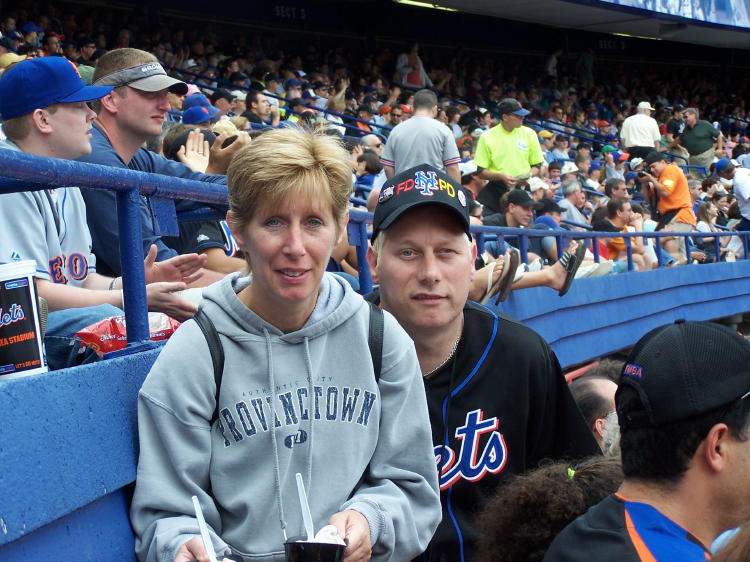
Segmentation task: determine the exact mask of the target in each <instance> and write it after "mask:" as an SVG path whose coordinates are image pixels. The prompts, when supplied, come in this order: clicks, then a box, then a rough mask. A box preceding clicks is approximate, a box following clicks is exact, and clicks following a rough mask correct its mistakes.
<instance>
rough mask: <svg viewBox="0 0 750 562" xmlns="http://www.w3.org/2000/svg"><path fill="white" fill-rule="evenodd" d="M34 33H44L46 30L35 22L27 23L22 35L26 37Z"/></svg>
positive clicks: (24, 25) (23, 27) (22, 29)
mask: <svg viewBox="0 0 750 562" xmlns="http://www.w3.org/2000/svg"><path fill="white" fill-rule="evenodd" d="M32 31H36V32H37V33H41V32H42V31H44V28H42V27H39V26H38V25H37V24H36V23H34V22H33V21H27V22H26V23H25V24H23V25H22V26H21V33H23V34H24V35H26V34H27V33H31V32H32Z"/></svg>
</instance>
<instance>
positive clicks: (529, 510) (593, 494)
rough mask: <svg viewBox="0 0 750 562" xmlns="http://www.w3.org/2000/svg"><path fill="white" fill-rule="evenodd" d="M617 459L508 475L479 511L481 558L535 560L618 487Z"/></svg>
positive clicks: (561, 464)
mask: <svg viewBox="0 0 750 562" xmlns="http://www.w3.org/2000/svg"><path fill="white" fill-rule="evenodd" d="M622 480H623V474H622V463H621V461H620V458H619V457H599V456H596V457H589V458H588V459H584V460H582V461H579V462H577V463H574V464H572V465H571V464H570V463H567V462H556V463H554V464H547V465H545V466H542V467H540V468H537V469H535V470H531V471H529V472H527V473H525V474H521V475H519V476H515V477H513V478H508V479H507V480H506V481H505V482H504V483H503V484H502V485H501V486H499V487H498V489H497V493H496V495H495V497H494V498H493V499H492V500H490V502H489V503H488V504H487V506H486V508H485V509H484V511H482V513H480V515H479V519H478V527H479V530H480V532H481V537H480V542H479V555H478V556H477V560H483V561H485V562H535V561H538V560H542V558H544V553H545V552H546V551H547V548H548V547H549V545H550V544H551V543H552V540H553V539H554V538H555V536H557V534H558V533H559V532H560V531H562V530H563V528H565V526H566V525H567V524H568V523H570V522H571V521H573V520H574V519H575V518H576V517H578V516H579V515H581V514H583V513H584V512H585V511H586V510H587V509H588V508H589V507H591V506H592V505H594V504H596V503H598V502H600V501H601V500H603V499H604V498H605V497H607V496H608V495H610V494H612V493H614V492H615V491H617V488H618V487H619V486H620V484H621V483H622Z"/></svg>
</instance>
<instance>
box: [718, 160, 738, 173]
mask: <svg viewBox="0 0 750 562" xmlns="http://www.w3.org/2000/svg"><path fill="white" fill-rule="evenodd" d="M729 167H731V168H734V164H732V161H731V160H730V159H729V158H721V159H720V160H717V161H716V163H715V164H714V172H716V173H717V174H720V173H722V172H723V171H725V170H726V169H727V168H729Z"/></svg>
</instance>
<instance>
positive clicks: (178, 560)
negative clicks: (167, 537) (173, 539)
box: [174, 537, 231, 562]
mask: <svg viewBox="0 0 750 562" xmlns="http://www.w3.org/2000/svg"><path fill="white" fill-rule="evenodd" d="M195 560H197V561H198V562H210V561H209V559H208V554H206V549H205V548H204V547H203V540H202V539H201V538H200V537H193V538H192V539H190V540H189V541H188V542H186V543H185V544H183V545H182V546H181V547H180V550H178V551H177V556H175V559H174V562H193V561H195ZM222 562H231V560H229V559H228V558H222Z"/></svg>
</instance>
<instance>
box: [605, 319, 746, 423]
mask: <svg viewBox="0 0 750 562" xmlns="http://www.w3.org/2000/svg"><path fill="white" fill-rule="evenodd" d="M625 386H630V387H631V388H633V389H635V390H636V391H637V392H638V395H639V397H640V402H641V404H640V405H638V406H635V407H634V408H631V409H629V410H624V409H623V408H622V407H621V404H620V403H619V401H618V396H619V394H620V391H619V389H618V392H617V394H616V395H615V403H616V404H617V414H618V417H619V420H620V425H621V426H622V427H633V428H636V427H659V426H662V425H665V424H670V423H675V422H679V421H683V420H687V419H689V418H692V417H695V416H700V415H702V414H705V413H708V412H710V411H712V410H716V409H717V408H720V407H722V406H728V405H730V404H731V403H732V402H734V401H736V400H739V399H742V398H745V397H746V396H747V395H748V394H750V342H748V341H747V340H745V339H744V338H742V337H741V336H739V335H738V334H737V333H736V332H734V331H733V330H731V329H729V328H727V327H726V326H721V325H719V324H713V323H710V322H685V321H681V320H678V321H677V322H676V323H674V324H670V325H667V326H662V327H660V328H656V329H655V330H652V331H650V332H649V333H647V334H646V335H645V336H643V337H642V338H641V339H640V340H639V341H638V343H636V344H635V347H633V349H632V351H631V352H630V355H629V357H628V360H627V362H626V364H625V366H624V367H623V370H622V375H621V377H620V388H623V387H625Z"/></svg>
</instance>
